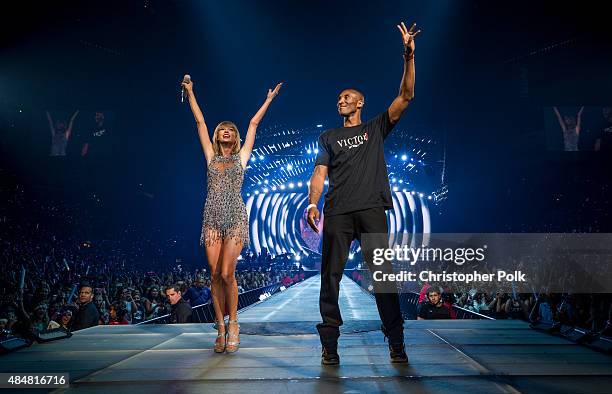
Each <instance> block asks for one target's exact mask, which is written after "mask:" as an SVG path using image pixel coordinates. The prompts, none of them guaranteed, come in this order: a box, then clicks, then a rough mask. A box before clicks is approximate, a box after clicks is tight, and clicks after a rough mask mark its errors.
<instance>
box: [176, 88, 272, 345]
mask: <svg viewBox="0 0 612 394" xmlns="http://www.w3.org/2000/svg"><path fill="white" fill-rule="evenodd" d="M182 86H183V88H184V89H185V90H186V92H187V96H188V98H189V105H190V107H191V111H192V112H193V116H194V117H195V120H196V124H197V127H198V136H199V137H200V143H201V144H202V150H203V151H204V156H205V157H206V163H207V165H208V195H207V197H206V204H205V206H204V218H203V222H202V233H201V237H200V244H202V245H204V246H205V248H206V257H207V258H208V265H209V267H210V271H211V279H212V283H211V291H212V299H213V306H214V309H215V317H216V321H217V330H218V332H217V339H216V341H215V346H214V350H215V352H217V353H223V352H224V351H227V352H228V353H233V352H235V351H237V350H238V346H239V345H240V338H239V330H240V326H239V325H238V286H237V283H236V277H235V275H234V274H235V271H236V263H237V258H238V255H240V251H241V250H242V248H243V247H245V246H248V244H249V228H248V218H247V212H246V207H245V205H244V201H243V200H242V196H241V193H240V190H241V188H242V180H243V179H244V170H245V168H246V166H247V163H248V162H249V159H250V157H251V151H252V150H253V143H254V142H255V133H256V131H257V126H258V125H259V122H260V121H261V119H262V118H263V117H264V115H265V113H266V111H267V109H268V106H269V105H270V103H271V102H272V100H274V98H275V97H276V95H277V94H278V92H279V90H280V88H281V86H282V83H279V84H278V85H276V87H275V88H274V90H272V89H269V90H268V95H267V97H266V100H265V101H264V103H263V104H262V106H261V108H259V111H257V113H256V114H255V115H254V116H253V118H252V119H251V122H250V123H249V128H248V130H247V134H246V137H245V139H244V145H243V146H242V147H240V135H239V134H238V128H237V127H236V125H235V124H234V123H232V122H228V121H225V122H221V123H219V124H218V125H217V127H216V128H215V131H214V133H213V137H212V141H211V140H210V137H209V135H208V128H207V127H206V123H205V122H204V116H203V115H202V111H201V110H200V107H199V106H198V103H197V101H196V98H195V95H194V93H193V83H192V82H191V81H189V82H188V83H186V82H183V84H182ZM226 310H227V311H228V313H229V321H228V324H227V329H226V325H225V322H224V312H225V311H226Z"/></svg>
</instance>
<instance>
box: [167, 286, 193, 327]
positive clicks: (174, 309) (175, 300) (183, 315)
mask: <svg viewBox="0 0 612 394" xmlns="http://www.w3.org/2000/svg"><path fill="white" fill-rule="evenodd" d="M166 296H167V297H168V300H169V301H170V305H171V307H170V319H169V323H170V324H176V323H191V322H192V318H191V315H192V311H191V306H190V305H189V303H188V302H187V301H185V300H184V299H183V298H182V297H181V290H180V287H179V286H178V285H170V286H168V287H166Z"/></svg>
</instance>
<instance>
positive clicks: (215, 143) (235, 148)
mask: <svg viewBox="0 0 612 394" xmlns="http://www.w3.org/2000/svg"><path fill="white" fill-rule="evenodd" d="M221 127H229V128H231V129H233V130H234V131H235V132H236V141H235V142H234V146H232V155H235V154H236V153H238V152H240V133H239V132H238V127H236V125H235V124H234V122H230V121H227V120H226V121H224V122H221V123H219V124H218V125H217V127H215V132H214V133H213V138H212V146H213V151H214V152H215V156H218V155H220V154H221V143H220V142H219V141H218V139H217V135H218V133H219V130H220V129H221Z"/></svg>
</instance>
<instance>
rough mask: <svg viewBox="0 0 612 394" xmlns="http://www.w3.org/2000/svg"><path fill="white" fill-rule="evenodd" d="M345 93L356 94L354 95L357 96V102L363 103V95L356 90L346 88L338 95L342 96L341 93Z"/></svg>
mask: <svg viewBox="0 0 612 394" xmlns="http://www.w3.org/2000/svg"><path fill="white" fill-rule="evenodd" d="M345 92H350V93H353V94H356V95H357V97H359V100H362V101H365V96H364V95H363V93H361V92H360V91H359V90H357V89H354V88H346V89H344V90H343V91H342V92H340V95H342V93H345Z"/></svg>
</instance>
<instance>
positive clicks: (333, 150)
mask: <svg viewBox="0 0 612 394" xmlns="http://www.w3.org/2000/svg"><path fill="white" fill-rule="evenodd" d="M397 27H398V29H399V30H400V32H401V34H402V40H403V43H404V73H403V76H402V82H401V84H400V90H399V94H398V96H397V97H396V98H395V99H394V100H393V102H392V103H391V105H390V106H389V108H388V109H387V110H386V111H384V112H383V113H382V114H380V115H378V116H377V117H375V118H374V119H372V120H370V121H368V122H366V123H362V122H361V110H362V108H363V106H364V103H365V100H364V96H363V94H362V93H361V92H359V91H358V90H356V89H345V90H343V91H342V92H341V93H340V95H339V96H338V104H337V107H338V112H339V113H340V115H341V116H342V117H343V118H344V123H343V127H340V128H337V129H331V130H327V131H325V132H324V133H323V134H321V136H320V138H319V153H318V156H317V160H316V162H315V169H314V173H313V175H312V177H311V179H310V190H309V205H308V207H307V212H308V224H309V225H310V227H311V228H312V229H313V231H315V232H317V233H318V232H319V229H318V226H317V224H318V221H319V217H320V214H319V210H318V209H317V204H318V202H319V199H320V197H321V194H322V193H323V187H324V182H325V178H326V176H328V177H329V190H328V191H327V194H326V195H325V209H324V213H325V222H324V224H323V248H322V260H321V294H320V298H319V308H320V311H321V317H322V319H323V322H322V323H320V324H318V325H317V330H318V332H319V336H320V337H321V344H322V346H323V354H322V360H321V362H322V363H323V364H325V365H333V364H338V363H339V362H340V358H339V356H338V352H337V348H338V337H339V336H340V328H339V327H340V326H341V325H342V317H341V315H340V308H339V307H338V294H339V290H340V280H341V279H342V274H343V270H344V266H345V264H346V259H347V257H348V252H349V247H350V245H351V242H352V241H353V239H357V240H359V242H360V244H361V249H362V251H363V255H364V257H365V260H366V262H367V263H368V266H369V267H370V270H371V271H375V270H376V271H382V272H383V273H388V272H392V267H391V262H389V261H387V262H385V263H383V265H378V266H374V265H372V264H373V253H374V249H378V248H388V247H389V242H388V235H387V234H388V228H387V216H386V214H385V210H387V209H392V208H393V203H392V200H391V190H390V189H389V178H388V175H387V164H386V162H385V156H384V146H383V143H384V139H385V138H386V137H387V135H388V134H389V132H391V130H392V129H393V127H394V125H395V124H396V123H397V122H398V121H399V120H400V117H401V116H402V113H403V112H404V110H405V109H406V107H408V103H409V102H410V100H412V98H413V95H414V37H415V36H416V35H417V34H418V33H419V31H416V32H415V31H413V29H414V27H415V25H414V24H413V25H412V27H411V28H410V30H409V29H407V28H406V26H405V25H404V23H403V22H402V23H401V25H398V26H397ZM374 292H375V298H376V304H377V306H378V311H379V314H380V317H381V320H382V323H383V326H382V331H383V333H384V334H385V336H387V337H388V338H389V351H390V356H391V361H392V362H399V363H402V362H403V363H405V362H408V357H407V356H406V351H405V347H404V327H403V325H404V321H403V319H402V315H401V312H400V305H399V297H398V294H397V288H396V287H395V284H393V283H380V282H374Z"/></svg>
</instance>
